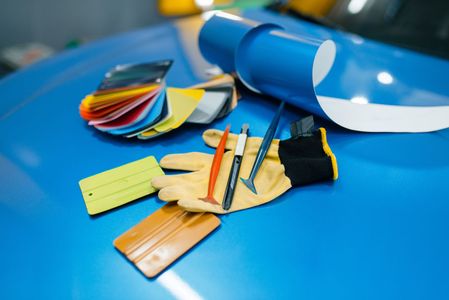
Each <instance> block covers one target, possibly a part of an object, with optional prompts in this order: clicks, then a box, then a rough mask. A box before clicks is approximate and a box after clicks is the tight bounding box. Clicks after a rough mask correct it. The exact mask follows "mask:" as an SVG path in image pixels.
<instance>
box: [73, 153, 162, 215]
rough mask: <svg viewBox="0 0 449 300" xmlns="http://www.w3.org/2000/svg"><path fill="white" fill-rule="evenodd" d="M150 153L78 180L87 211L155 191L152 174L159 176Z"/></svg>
mask: <svg viewBox="0 0 449 300" xmlns="http://www.w3.org/2000/svg"><path fill="white" fill-rule="evenodd" d="M162 175H164V172H163V171H162V169H161V168H160V167H159V164H158V162H157V161H156V159H155V158H154V156H149V157H146V158H143V159H140V160H136V161H134V162H131V163H128V164H126V165H123V166H120V167H117V168H114V169H111V170H108V171H105V172H102V173H99V174H97V175H94V176H90V177H87V178H84V179H82V180H80V182H79V185H80V188H81V192H82V193H83V198H84V202H85V203H86V208H87V212H88V213H89V214H90V215H95V214H98V213H101V212H104V211H107V210H110V209H112V208H115V207H117V206H120V205H123V204H126V203H128V202H131V201H134V200H136V199H139V198H141V197H143V196H146V195H149V194H151V193H154V192H156V189H155V188H153V186H152V185H151V180H152V179H153V178H154V177H157V176H162Z"/></svg>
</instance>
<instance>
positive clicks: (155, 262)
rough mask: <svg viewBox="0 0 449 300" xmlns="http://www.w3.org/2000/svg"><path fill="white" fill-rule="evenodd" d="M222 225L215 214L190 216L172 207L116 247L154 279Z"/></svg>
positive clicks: (135, 229) (160, 211)
mask: <svg viewBox="0 0 449 300" xmlns="http://www.w3.org/2000/svg"><path fill="white" fill-rule="evenodd" d="M219 225H220V219H219V218H217V217H216V216H215V215H214V214H211V213H191V212H186V211H184V210H183V209H181V208H180V207H179V206H178V205H176V204H173V203H169V204H166V205H165V206H163V207H162V208H160V209H158V210H157V211H156V212H154V213H153V214H151V215H150V216H148V217H147V218H146V219H144V220H143V221H142V222H140V223H139V224H137V225H136V226H134V227H133V228H131V229H130V230H128V231H127V232H125V233H124V234H122V235H121V236H119V237H118V238H117V239H116V240H115V241H114V246H115V247H116V248H117V249H118V250H119V251H120V252H122V253H123V254H124V255H125V256H126V257H127V258H128V259H129V260H130V261H131V262H132V263H133V264H134V265H135V266H136V267H137V268H138V269H139V270H140V271H141V272H142V273H143V274H145V276H147V277H150V278H151V277H154V276H156V275H158V274H159V273H160V272H161V271H163V270H164V269H165V268H166V267H168V266H169V265H170V264H171V263H173V262H174V261H175V260H176V259H177V258H178V257H180V256H181V255H183V254H184V253H185V252H187V251H188V250H189V249H190V248H192V247H193V246H195V245H196V244H197V243H199V242H200V241H201V240H202V239H203V238H205V237H206V236H207V235H208V234H209V233H211V232H212V231H213V230H214V229H216V228H217V227H218V226H219Z"/></svg>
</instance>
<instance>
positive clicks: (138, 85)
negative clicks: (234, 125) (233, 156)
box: [79, 60, 237, 139]
mask: <svg viewBox="0 0 449 300" xmlns="http://www.w3.org/2000/svg"><path fill="white" fill-rule="evenodd" d="M172 63H173V61H171V60H162V61H157V62H153V63H144V64H135V65H119V66H116V67H115V68H113V69H112V70H111V71H109V72H108V73H106V75H105V78H104V79H103V81H102V82H101V84H100V86H99V87H98V90H97V91H95V92H94V93H92V94H90V95H88V96H86V97H85V98H84V99H83V100H82V102H81V105H80V107H79V109H80V115H81V117H82V118H83V119H85V120H86V121H88V124H89V125H91V126H93V127H95V128H96V129H98V130H100V131H102V132H105V133H108V134H111V135H118V136H124V137H127V138H131V137H138V138H139V139H151V138H154V137H157V136H160V135H162V134H165V133H167V132H170V131H171V130H173V129H176V128H178V127H179V126H181V125H182V124H184V123H186V122H188V123H196V124H209V123H211V122H213V121H214V120H215V119H217V118H221V117H224V116H226V115H227V114H228V113H230V112H231V111H232V110H233V109H234V108H235V106H236V104H237V93H236V90H235V83H234V78H233V77H232V76H230V75H227V74H225V75H222V76H219V77H216V78H214V79H212V80H210V81H208V82H205V83H202V84H199V85H196V86H194V87H191V88H187V89H181V88H172V87H166V85H165V76H166V74H167V72H168V70H169V69H170V67H171V65H172Z"/></svg>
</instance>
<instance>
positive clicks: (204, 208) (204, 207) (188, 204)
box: [178, 199, 227, 214]
mask: <svg viewBox="0 0 449 300" xmlns="http://www.w3.org/2000/svg"><path fill="white" fill-rule="evenodd" d="M178 205H179V206H181V207H182V208H184V209H185V210H187V211H191V212H212V213H216V214H225V213H227V212H226V211H225V210H224V209H223V208H222V207H221V205H214V204H211V203H208V202H204V201H202V200H199V199H181V200H179V201H178Z"/></svg>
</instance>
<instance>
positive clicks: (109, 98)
mask: <svg viewBox="0 0 449 300" xmlns="http://www.w3.org/2000/svg"><path fill="white" fill-rule="evenodd" d="M157 87H158V85H151V86H146V87H143V88H137V89H131V90H126V91H119V92H113V93H109V94H104V95H92V94H91V95H87V96H86V97H85V98H84V99H83V101H82V103H83V105H84V106H86V107H88V108H93V107H95V106H100V105H103V104H105V103H114V102H120V101H122V100H126V99H129V98H131V97H135V96H138V95H141V94H142V95H143V94H146V93H149V92H151V91H152V90H154V89H156V88H157Z"/></svg>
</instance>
